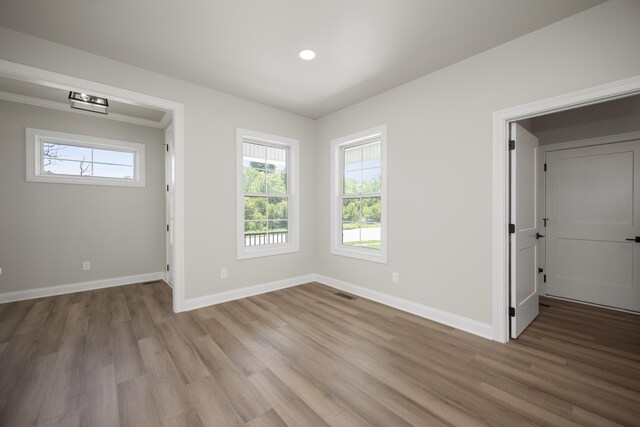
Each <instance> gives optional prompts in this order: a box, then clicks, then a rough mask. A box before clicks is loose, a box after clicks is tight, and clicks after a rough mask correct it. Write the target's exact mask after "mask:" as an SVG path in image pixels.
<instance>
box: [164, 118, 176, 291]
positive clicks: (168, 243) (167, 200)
mask: <svg viewBox="0 0 640 427" xmlns="http://www.w3.org/2000/svg"><path fill="white" fill-rule="evenodd" d="M173 133H174V132H173V122H169V124H168V125H167V127H166V128H165V129H164V145H163V146H164V147H165V148H166V150H165V151H164V184H165V186H166V191H164V190H163V191H164V207H165V212H164V214H165V215H164V216H165V223H166V224H167V231H166V233H165V258H166V263H167V266H168V267H167V271H165V273H164V276H165V280H164V281H165V282H167V284H168V285H169V286H171V287H172V288H173V287H174V286H173V282H174V281H175V275H174V274H173V264H174V262H173V259H172V258H173V243H172V240H173V241H174V242H175V234H173V237H174V238H173V239H172V238H171V237H172V233H174V231H173V229H174V228H175V224H172V223H171V215H170V213H169V212H171V210H172V208H175V206H173V203H172V201H173V200H174V198H175V186H176V183H175V181H172V179H171V178H172V177H174V179H175V172H174V170H173V169H174V166H173V165H174V162H175V144H174V143H173V136H174V135H173ZM169 136H171V144H169ZM172 160H173V161H172ZM170 188H171V189H170ZM171 192H174V193H173V194H174V197H173V198H172V197H170V193H171ZM174 216H175V213H174ZM170 277H171V280H169V278H170Z"/></svg>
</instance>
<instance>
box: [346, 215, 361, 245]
mask: <svg viewBox="0 0 640 427" xmlns="http://www.w3.org/2000/svg"><path fill="white" fill-rule="evenodd" d="M342 244H343V245H350V246H359V245H360V224H359V223H357V222H346V221H343V222H342Z"/></svg>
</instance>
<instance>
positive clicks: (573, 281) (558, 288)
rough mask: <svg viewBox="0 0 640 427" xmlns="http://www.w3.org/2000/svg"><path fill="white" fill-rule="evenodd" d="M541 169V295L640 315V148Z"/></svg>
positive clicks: (550, 156) (582, 152)
mask: <svg viewBox="0 0 640 427" xmlns="http://www.w3.org/2000/svg"><path fill="white" fill-rule="evenodd" d="M546 163H547V176H546V178H547V181H546V199H547V200H546V203H547V217H548V218H549V222H548V224H547V295H551V296H559V297H563V298H570V299H574V300H578V301H585V302H590V303H595V304H601V305H606V306H610V307H616V308H622V309H627V310H634V311H640V242H636V241H635V239H636V236H638V237H640V141H630V142H622V143H616V144H607V145H598V146H592V147H583V148H573V149H567V150H560V151H552V152H548V153H547V154H546ZM630 239H631V240H630ZM638 240H640V239H638Z"/></svg>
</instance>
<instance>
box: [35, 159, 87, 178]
mask: <svg viewBox="0 0 640 427" xmlns="http://www.w3.org/2000/svg"><path fill="white" fill-rule="evenodd" d="M43 172H44V173H45V174H52V175H73V176H91V163H89V162H77V161H75V160H53V159H51V160H49V161H47V160H45V164H44V171H43Z"/></svg>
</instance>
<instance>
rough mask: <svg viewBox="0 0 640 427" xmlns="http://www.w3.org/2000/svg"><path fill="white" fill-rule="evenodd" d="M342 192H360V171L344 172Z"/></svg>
mask: <svg viewBox="0 0 640 427" xmlns="http://www.w3.org/2000/svg"><path fill="white" fill-rule="evenodd" d="M343 191H344V194H360V192H361V191H362V171H361V170H357V171H352V172H345V173H344V188H343Z"/></svg>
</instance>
